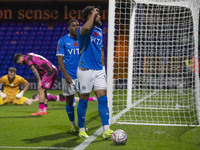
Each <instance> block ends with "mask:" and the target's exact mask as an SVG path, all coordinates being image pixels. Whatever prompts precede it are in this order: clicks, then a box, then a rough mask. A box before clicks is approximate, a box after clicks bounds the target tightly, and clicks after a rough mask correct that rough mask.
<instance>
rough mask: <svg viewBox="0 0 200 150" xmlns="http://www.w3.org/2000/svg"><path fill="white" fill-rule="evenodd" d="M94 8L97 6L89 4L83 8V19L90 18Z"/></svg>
mask: <svg viewBox="0 0 200 150" xmlns="http://www.w3.org/2000/svg"><path fill="white" fill-rule="evenodd" d="M94 8H95V7H94V6H87V7H85V8H84V9H83V12H82V17H83V21H87V20H88V16H89V15H90V14H91V13H92V10H93V9H94Z"/></svg>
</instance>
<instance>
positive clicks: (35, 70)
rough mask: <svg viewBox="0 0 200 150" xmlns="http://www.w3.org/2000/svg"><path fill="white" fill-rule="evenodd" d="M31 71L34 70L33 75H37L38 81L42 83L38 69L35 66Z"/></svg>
mask: <svg viewBox="0 0 200 150" xmlns="http://www.w3.org/2000/svg"><path fill="white" fill-rule="evenodd" d="M30 69H31V70H32V72H33V74H34V75H35V77H36V78H37V80H38V81H41V78H40V75H39V73H38V71H37V69H36V68H35V66H34V65H32V66H31V67H30Z"/></svg>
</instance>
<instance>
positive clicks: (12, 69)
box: [8, 67, 17, 73]
mask: <svg viewBox="0 0 200 150" xmlns="http://www.w3.org/2000/svg"><path fill="white" fill-rule="evenodd" d="M8 71H9V72H14V73H16V72H17V69H16V68H14V67H10V68H8Z"/></svg>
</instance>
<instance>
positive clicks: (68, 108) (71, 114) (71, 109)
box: [65, 105, 74, 121]
mask: <svg viewBox="0 0 200 150" xmlns="http://www.w3.org/2000/svg"><path fill="white" fill-rule="evenodd" d="M65 109H66V112H67V115H68V117H69V120H70V121H74V107H73V106H69V105H66V106H65Z"/></svg>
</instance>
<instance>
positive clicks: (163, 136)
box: [0, 91, 200, 150]
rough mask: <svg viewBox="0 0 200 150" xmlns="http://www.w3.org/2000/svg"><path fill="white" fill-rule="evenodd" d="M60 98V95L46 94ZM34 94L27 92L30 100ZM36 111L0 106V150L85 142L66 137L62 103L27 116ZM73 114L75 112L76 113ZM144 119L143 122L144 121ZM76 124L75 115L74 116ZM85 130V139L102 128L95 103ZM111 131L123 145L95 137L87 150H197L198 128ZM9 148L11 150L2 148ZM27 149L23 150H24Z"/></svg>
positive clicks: (130, 127)
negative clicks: (122, 135)
mask: <svg viewBox="0 0 200 150" xmlns="http://www.w3.org/2000/svg"><path fill="white" fill-rule="evenodd" d="M49 92H50V93H57V94H60V93H61V91H49ZM33 93H35V91H28V92H26V93H25V96H27V97H31V95H32V94H33ZM37 110H38V103H37V102H35V103H34V105H33V106H17V105H12V104H8V105H3V106H0V149H2V150H3V149H6V150H8V149H12V150H13V148H14V147H15V148H16V147H18V149H22V148H20V147H27V149H28V147H29V148H30V147H38V148H36V149H38V150H40V149H42V148H39V147H48V148H50V147H56V148H58V149H59V148H60V147H66V148H68V149H74V148H76V147H77V146H78V145H79V144H81V143H82V142H84V139H81V138H79V137H78V135H77V134H74V135H73V134H69V133H68V130H69V129H70V127H71V125H70V122H69V121H68V117H67V114H66V111H65V102H49V103H48V115H46V116H30V113H32V112H35V111H37ZM75 110H76V109H75ZM144 119H145V118H144ZM76 122H77V114H76ZM86 126H87V127H88V128H89V131H88V135H92V134H93V133H94V132H95V131H96V130H97V129H99V128H100V126H101V121H100V118H99V114H98V103H97V102H88V110H87V116H86ZM111 129H113V130H116V129H122V130H124V131H125V132H126V133H127V135H128V141H127V143H126V144H125V145H121V146H120V145H119V146H117V145H114V144H113V143H112V141H111V140H110V139H109V140H103V138H102V136H101V135H100V136H98V137H97V139H95V141H93V142H92V143H91V144H90V145H89V146H88V147H86V150H112V149H113V150H122V149H123V150H124V149H125V150H174V149H176V150H183V149H184V150H198V149H200V140H199V139H200V128H199V127H170V126H153V125H152V126H142V125H117V124H114V125H111ZM3 146H5V147H12V148H5V147H4V148H2V147H3ZM25 149H26V148H25Z"/></svg>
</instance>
